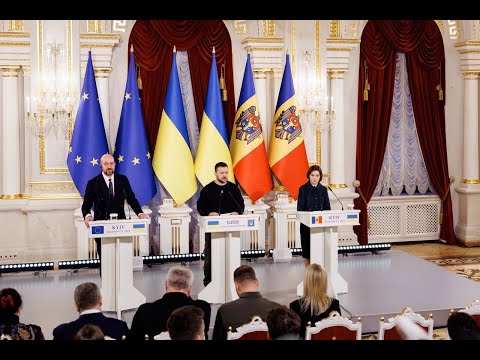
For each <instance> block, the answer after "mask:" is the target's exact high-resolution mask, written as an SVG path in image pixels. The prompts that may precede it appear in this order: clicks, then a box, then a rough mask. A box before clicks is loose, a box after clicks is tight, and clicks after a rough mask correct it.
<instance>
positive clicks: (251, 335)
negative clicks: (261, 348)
mask: <svg viewBox="0 0 480 360" xmlns="http://www.w3.org/2000/svg"><path fill="white" fill-rule="evenodd" d="M268 339H270V337H269V335H268V327H267V323H266V322H264V321H263V320H262V319H261V318H260V316H257V315H255V316H253V317H252V319H251V320H250V322H248V323H246V324H244V325H242V326H240V327H238V328H237V329H236V331H232V327H231V326H229V327H228V332H227V340H268Z"/></svg>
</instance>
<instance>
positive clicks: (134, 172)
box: [113, 49, 157, 206]
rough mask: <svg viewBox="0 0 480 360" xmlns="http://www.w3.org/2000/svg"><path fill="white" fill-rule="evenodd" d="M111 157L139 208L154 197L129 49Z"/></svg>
mask: <svg viewBox="0 0 480 360" xmlns="http://www.w3.org/2000/svg"><path fill="white" fill-rule="evenodd" d="M113 157H114V158H115V162H116V164H117V165H116V170H115V171H116V172H118V173H119V174H123V175H125V176H127V177H128V180H129V181H130V185H131V186H132V189H133V192H134V193H135V195H136V197H137V199H138V202H139V203H140V205H141V206H143V205H146V204H147V203H148V202H149V201H150V200H151V199H152V198H153V197H154V196H155V194H156V192H157V188H156V187H155V179H154V177H153V169H152V161H151V156H150V150H149V148H148V142H147V134H146V132H145V125H144V123H143V113H142V106H141V103H140V94H139V91H138V84H137V77H136V71H135V60H134V57H133V49H132V50H131V52H130V66H129V68H128V78H127V86H126V87H125V95H124V97H123V106H122V114H121V115H120V124H119V125H118V132H117V140H116V142H115V150H114V153H113Z"/></svg>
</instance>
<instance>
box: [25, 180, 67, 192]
mask: <svg viewBox="0 0 480 360" xmlns="http://www.w3.org/2000/svg"><path fill="white" fill-rule="evenodd" d="M30 186H31V188H32V190H33V191H77V188H76V187H75V184H74V183H73V181H71V180H59V181H55V180H54V181H30Z"/></svg>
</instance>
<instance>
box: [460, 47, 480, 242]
mask: <svg viewBox="0 0 480 360" xmlns="http://www.w3.org/2000/svg"><path fill="white" fill-rule="evenodd" d="M455 47H456V48H457V51H458V52H459V54H460V70H461V71H462V73H463V75H464V99H463V170H462V182H461V184H460V186H458V187H457V188H456V189H455V191H456V192H457V193H458V202H459V204H458V205H459V206H458V222H457V225H456V226H455V234H456V236H457V238H458V239H459V241H460V242H461V243H463V244H465V245H467V246H478V245H480V218H479V217H478V214H479V212H480V173H479V155H478V152H479V147H478V146H479V144H478V137H479V136H478V115H479V112H478V85H479V81H478V80H479V78H480V41H464V42H461V43H456V44H455Z"/></svg>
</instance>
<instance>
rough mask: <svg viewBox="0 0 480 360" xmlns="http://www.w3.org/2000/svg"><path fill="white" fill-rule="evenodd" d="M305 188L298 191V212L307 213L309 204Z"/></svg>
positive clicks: (301, 187)
mask: <svg viewBox="0 0 480 360" xmlns="http://www.w3.org/2000/svg"><path fill="white" fill-rule="evenodd" d="M305 193H306V191H305V187H304V186H303V185H302V186H300V188H299V189H298V199H297V211H307V210H308V209H307V202H306V199H305V196H306V194H305Z"/></svg>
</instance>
